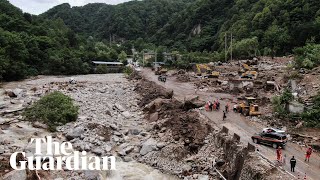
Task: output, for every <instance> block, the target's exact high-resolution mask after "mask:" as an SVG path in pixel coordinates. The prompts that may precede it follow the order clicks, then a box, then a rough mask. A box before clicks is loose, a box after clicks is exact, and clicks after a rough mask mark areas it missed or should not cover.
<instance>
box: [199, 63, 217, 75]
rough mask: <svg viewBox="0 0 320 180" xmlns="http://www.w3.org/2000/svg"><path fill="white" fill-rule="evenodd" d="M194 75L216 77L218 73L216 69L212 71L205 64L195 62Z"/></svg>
mask: <svg viewBox="0 0 320 180" xmlns="http://www.w3.org/2000/svg"><path fill="white" fill-rule="evenodd" d="M196 75H197V76H203V77H208V78H218V77H219V76H220V73H219V72H218V71H213V70H212V69H211V68H210V67H209V66H207V65H206V64H196Z"/></svg>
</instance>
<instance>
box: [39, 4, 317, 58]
mask: <svg viewBox="0 0 320 180" xmlns="http://www.w3.org/2000/svg"><path fill="white" fill-rule="evenodd" d="M319 9H320V3H319V2H318V1H317V0H197V1H183V0H178V1H168V0H160V1H158V0H145V1H132V2H128V3H123V4H119V5H116V6H111V5H104V4H89V5H86V6H84V7H74V8H70V6H69V5H68V4H63V5H61V6H57V7H55V8H53V9H51V10H49V11H48V12H46V13H44V14H43V16H44V17H48V18H53V19H54V18H58V17H59V18H62V19H63V20H64V21H65V23H66V24H67V25H68V26H69V27H71V28H72V29H73V30H75V31H76V32H81V33H85V34H87V35H94V36H96V37H98V38H104V39H107V40H109V38H110V35H111V36H112V37H113V36H115V37H118V39H122V40H136V39H137V38H139V37H140V38H143V39H144V40H145V41H146V42H151V43H155V44H157V45H164V46H167V47H170V48H173V49H176V50H180V51H183V50H187V51H201V52H202V51H204V50H207V51H221V50H222V49H223V48H224V40H225V39H224V36H225V33H227V35H228V42H230V34H231V32H232V34H233V36H234V42H235V45H237V43H240V44H241V45H246V42H250V40H251V41H252V39H256V40H257V42H258V45H257V46H254V48H256V51H254V53H255V54H257V55H274V56H275V55H285V54H287V53H292V50H293V49H294V48H295V47H300V46H304V45H305V44H306V42H307V41H313V42H317V43H318V42H319V41H320V32H319V28H320V10H319ZM92 12H94V13H92ZM239 47H241V46H239ZM240 51H241V50H240ZM254 53H249V55H251V56H252V54H254ZM239 55H240V56H248V52H242V51H241V52H240V53H239Z"/></svg>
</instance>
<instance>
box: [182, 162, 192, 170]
mask: <svg viewBox="0 0 320 180" xmlns="http://www.w3.org/2000/svg"><path fill="white" fill-rule="evenodd" d="M191 169H192V167H191V165H190V164H185V165H183V166H182V171H183V172H189V171H191Z"/></svg>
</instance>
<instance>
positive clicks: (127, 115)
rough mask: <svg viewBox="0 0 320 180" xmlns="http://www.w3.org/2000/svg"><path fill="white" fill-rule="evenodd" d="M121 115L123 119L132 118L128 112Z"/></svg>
mask: <svg viewBox="0 0 320 180" xmlns="http://www.w3.org/2000/svg"><path fill="white" fill-rule="evenodd" d="M122 115H123V116H124V117H125V118H131V117H132V114H131V113H130V112H129V111H124V112H123V113H122Z"/></svg>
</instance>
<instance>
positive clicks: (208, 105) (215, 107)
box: [205, 99, 230, 120]
mask: <svg viewBox="0 0 320 180" xmlns="http://www.w3.org/2000/svg"><path fill="white" fill-rule="evenodd" d="M229 108H230V106H229V103H227V104H226V105H225V110H223V117H222V120H225V119H226V118H227V113H228V112H229ZM205 109H206V110H207V111H213V110H216V111H219V110H220V102H219V100H218V99H217V100H215V101H213V103H212V102H211V101H208V102H207V103H206V105H205Z"/></svg>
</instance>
